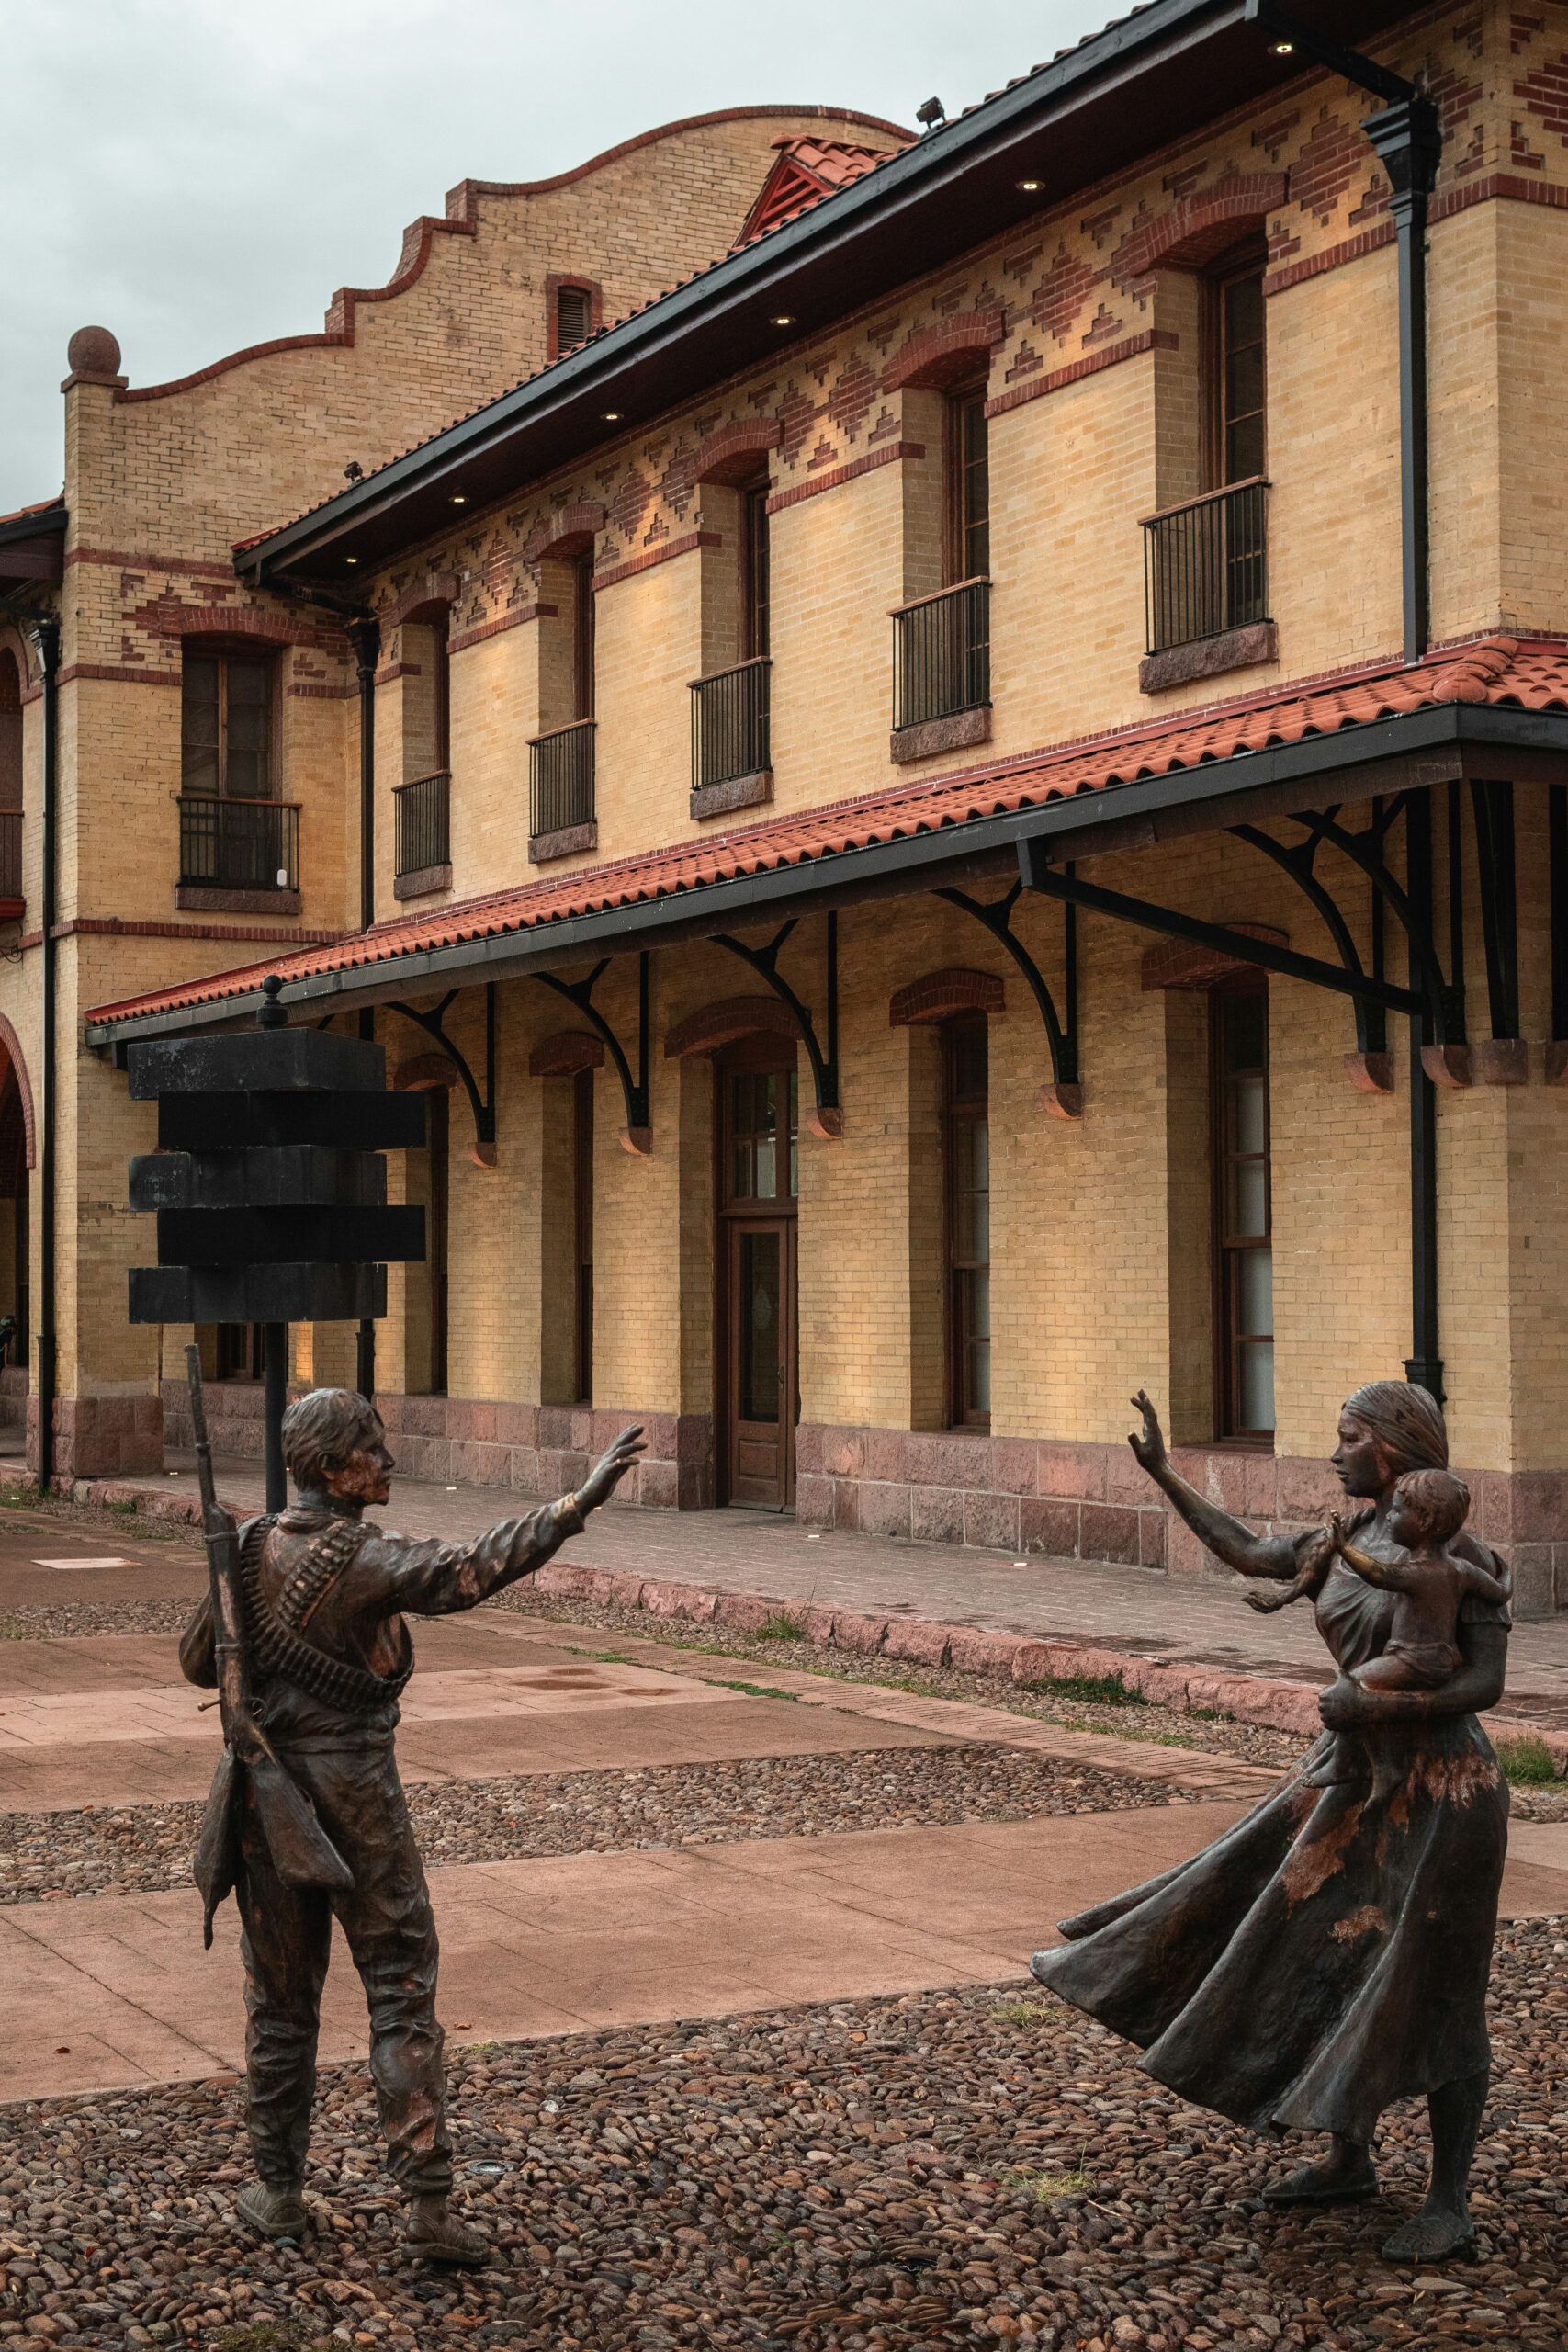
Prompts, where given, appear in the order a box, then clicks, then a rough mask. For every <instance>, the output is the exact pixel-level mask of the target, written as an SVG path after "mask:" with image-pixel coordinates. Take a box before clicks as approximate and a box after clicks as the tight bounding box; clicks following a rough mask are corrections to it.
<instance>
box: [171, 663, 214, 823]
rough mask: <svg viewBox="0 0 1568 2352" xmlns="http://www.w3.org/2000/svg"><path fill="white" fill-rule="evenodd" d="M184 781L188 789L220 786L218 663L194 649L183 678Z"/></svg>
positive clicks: (188, 790)
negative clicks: (208, 659) (207, 658)
mask: <svg viewBox="0 0 1568 2352" xmlns="http://www.w3.org/2000/svg"><path fill="white" fill-rule="evenodd" d="M180 781H181V784H182V786H184V788H185V790H186V792H196V793H201V792H216V791H217V789H218V664H217V662H211V661H206V660H204V659H203V658H202V657H201V656H200V655H199V654H194V653H187V654H186V660H185V669H184V673H183V674H182V677H181V680H180Z"/></svg>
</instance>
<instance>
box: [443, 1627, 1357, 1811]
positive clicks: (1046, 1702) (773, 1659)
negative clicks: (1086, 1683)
mask: <svg viewBox="0 0 1568 2352" xmlns="http://www.w3.org/2000/svg"><path fill="white" fill-rule="evenodd" d="M489 1605H490V1606H491V1607H494V1608H498V1609H509V1610H512V1611H514V1612H515V1613H516V1614H518V1615H519V1616H525V1617H553V1618H555V1619H557V1620H558V1622H559V1623H562V1624H572V1625H592V1626H600V1627H603V1628H604V1629H605V1630H607V1631H611V1632H614V1633H617V1634H637V1635H638V1636H639V1637H640V1638H641V1639H642V1640H643V1641H645V1642H648V1641H656V1642H663V1643H666V1644H668V1645H669V1646H670V1647H671V1648H672V1649H684V1650H691V1651H694V1652H695V1653H696V1654H698V1655H701V1654H702V1653H704V1652H708V1653H712V1652H714V1651H718V1652H721V1653H722V1654H723V1656H724V1657H746V1658H755V1659H756V1660H757V1661H758V1662H759V1663H760V1664H763V1665H772V1666H787V1667H791V1668H795V1670H796V1671H797V1672H799V1673H803V1674H821V1675H826V1676H828V1677H829V1679H833V1680H836V1681H839V1682H879V1683H883V1684H886V1686H888V1687H889V1688H890V1689H893V1690H897V1691H923V1692H925V1693H926V1694H927V1695H928V1696H929V1697H931V1698H933V1699H966V1700H968V1701H969V1702H971V1703H972V1704H976V1705H979V1706H984V1707H1007V1708H1009V1709H1010V1710H1011V1712H1012V1713H1015V1714H1021V1715H1032V1716H1034V1717H1035V1718H1036V1719H1037V1721H1039V1722H1041V1723H1047V1724H1062V1725H1063V1726H1064V1727H1065V1728H1066V1729H1067V1730H1070V1731H1098V1732H1109V1733H1110V1734H1111V1736H1113V1737H1114V1738H1117V1739H1148V1740H1154V1741H1156V1742H1158V1743H1159V1744H1160V1745H1161V1746H1164V1747H1193V1748H1200V1749H1202V1750H1204V1751H1205V1752H1207V1753H1208V1754H1211V1755H1214V1756H1235V1757H1237V1758H1240V1759H1241V1760H1242V1761H1243V1762H1244V1763H1247V1764H1263V1765H1269V1766H1271V1767H1276V1768H1278V1769H1279V1770H1281V1771H1283V1770H1285V1769H1286V1767H1287V1766H1289V1765H1292V1764H1293V1763H1294V1762H1295V1760H1296V1758H1297V1757H1298V1756H1301V1755H1302V1754H1303V1753H1304V1751H1305V1750H1306V1749H1307V1748H1308V1747H1310V1746H1311V1744H1312V1743H1311V1742H1310V1740H1307V1739H1304V1738H1303V1737H1302V1736H1301V1735H1300V1734H1299V1733H1296V1732H1289V1731H1271V1730H1270V1729H1269V1727H1268V1726H1267V1725H1265V1724H1239V1723H1235V1722H1234V1721H1233V1720H1231V1719H1230V1718H1229V1717H1226V1716H1215V1715H1209V1714H1203V1715H1194V1714H1189V1713H1186V1712H1185V1710H1183V1709H1181V1708H1179V1707H1161V1706H1157V1705H1154V1704H1152V1703H1150V1702H1144V1701H1134V1702H1133V1703H1131V1704H1129V1703H1127V1702H1124V1701H1123V1702H1118V1703H1116V1704H1113V1705H1107V1704H1105V1703H1104V1702H1102V1701H1100V1700H1096V1699H1093V1698H1089V1697H1083V1696H1079V1695H1077V1694H1073V1695H1066V1694H1063V1695H1061V1696H1058V1695H1057V1694H1055V1692H1044V1691H1038V1692H1036V1691H1025V1690H1023V1689H1022V1688H1021V1686H1020V1685H1019V1684H1018V1683H1016V1682H1012V1681H1010V1680H1008V1679H1005V1678H1004V1677H1003V1676H1001V1675H999V1674H972V1673H969V1672H968V1671H966V1670H964V1671H959V1670H957V1669H955V1668H951V1667H941V1668H932V1667H925V1666H922V1667H910V1666H908V1665H906V1664H905V1663H903V1662H902V1661H901V1660H899V1659H897V1658H878V1657H863V1656H862V1655H861V1654H860V1653H859V1652H854V1651H834V1650H830V1649H827V1650H825V1649H818V1647H817V1645H815V1644H814V1643H812V1642H807V1641H763V1640H761V1639H760V1638H759V1637H758V1636H756V1635H755V1634H742V1633H740V1632H739V1630H738V1629H737V1628H736V1627H734V1626H732V1625H706V1626H696V1625H689V1624H688V1625H683V1624H682V1621H681V1620H680V1619H679V1618H673V1619H671V1618H663V1617H660V1618H650V1617H649V1616H648V1615H647V1614H646V1613H645V1612H644V1611H642V1610H640V1609H617V1608H613V1607H608V1606H604V1605H602V1604H600V1603H599V1602H597V1601H590V1600H572V1599H570V1598H569V1597H568V1596H566V1595H564V1594H561V1593H556V1592H539V1593H535V1592H529V1591H528V1590H527V1589H525V1587H522V1586H514V1587H513V1589H512V1590H511V1591H510V1592H506V1593H503V1594H502V1595H501V1596H500V1597H499V1599H498V1600H495V1601H494V1602H492V1603H491V1604H489ZM780 1614H781V1615H785V1614H787V1611H785V1610H784V1604H783V1603H782V1602H781V1604H780Z"/></svg>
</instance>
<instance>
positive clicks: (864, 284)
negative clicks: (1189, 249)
mask: <svg viewBox="0 0 1568 2352" xmlns="http://www.w3.org/2000/svg"><path fill="white" fill-rule="evenodd" d="M1298 14H1300V15H1301V16H1303V17H1306V18H1308V19H1310V21H1311V23H1312V24H1313V25H1314V27H1315V28H1318V29H1319V30H1321V31H1323V32H1324V33H1325V34H1328V35H1330V36H1331V37H1333V38H1335V39H1337V40H1358V41H1364V40H1370V39H1372V38H1374V37H1375V36H1376V35H1377V34H1378V33H1379V32H1381V31H1382V29H1383V28H1385V27H1387V26H1389V25H1391V24H1394V23H1397V22H1398V20H1399V19H1400V18H1401V17H1406V16H1408V15H1410V14H1411V10H1410V7H1409V6H1408V5H1407V4H1406V5H1393V4H1391V0H1303V6H1301V8H1300V9H1299V10H1298ZM1297 78H1299V61H1295V60H1292V59H1281V58H1280V57H1277V56H1275V55H1274V54H1273V53H1272V51H1271V49H1270V45H1269V40H1268V38H1267V36H1266V34H1264V33H1263V32H1261V31H1260V30H1259V28H1258V27H1257V26H1255V25H1249V24H1248V23H1247V21H1246V10H1245V0H1152V5H1150V6H1146V7H1144V8H1141V9H1138V10H1136V11H1135V12H1134V14H1133V15H1131V16H1130V17H1125V18H1123V19H1122V21H1121V22H1120V23H1118V24H1113V25H1111V26H1109V27H1108V28H1106V30H1105V31H1104V32H1101V33H1099V34H1096V35H1095V36H1094V37H1093V38H1092V39H1091V40H1086V41H1083V42H1080V43H1079V45H1078V46H1077V48H1076V49H1072V50H1068V51H1065V52H1064V54H1063V55H1061V56H1060V57H1057V58H1055V59H1054V60H1053V61H1052V62H1050V63H1049V64H1047V65H1042V66H1039V67H1037V68H1036V69H1035V71H1034V72H1032V73H1031V74H1025V75H1023V76H1022V77H1021V79H1020V80H1019V81H1017V82H1015V83H1013V84H1012V85H1010V87H1009V88H1007V89H1005V90H1001V91H998V93H997V94H996V96H993V97H990V98H987V100H986V101H985V103H984V104H983V105H980V106H977V107H973V108H972V109H971V110H970V111H969V112H968V113H966V114H963V115H960V116H959V117H957V119H955V120H953V121H952V122H949V123H944V124H943V125H942V126H941V127H940V128H939V129H937V130H932V131H931V132H929V133H928V134H927V136H926V137H925V138H923V139H921V140H919V141H917V142H916V144H915V145H913V146H911V147H909V148H907V149H906V150H905V151H904V152H903V153H900V154H898V155H896V156H894V157H893V158H892V159H891V160H890V161H889V162H887V163H886V164H882V165H880V166H879V167H878V168H877V169H876V170H875V171H874V172H872V173H870V174H868V175H866V176H865V177H864V178H863V179H862V180H859V181H855V182H852V184H851V185H850V186H849V187H846V188H843V189H841V190H840V191H839V192H838V193H837V194H835V195H834V196H833V197H832V198H829V199H828V200H826V201H824V202H823V203H821V204H818V205H816V206H814V207H813V208H812V209H810V210H808V211H807V212H805V213H803V214H802V215H801V216H800V217H799V218H798V219H797V220H793V221H788V222H786V223H785V224H784V225H783V226H782V227H780V228H778V229H776V230H774V231H773V232H770V233H769V234H767V235H766V236H763V237H761V238H760V239H759V240H758V241H757V242H756V243H752V244H750V245H747V246H745V247H744V248H742V250H741V251H740V252H739V253H735V254H728V255H727V256H726V257H725V258H724V259H723V260H721V261H719V262H717V263H716V264H715V265H714V266H712V267H711V268H708V269H705V270H704V271H702V272H700V273H699V274H698V275H697V276H696V277H693V278H692V279H690V280H688V282H687V283H686V284H685V285H684V286H681V287H678V288H675V289H674V291H673V292H671V293H670V294H666V295H663V296H660V298H659V299H658V300H656V301H653V302H651V303H649V305H648V307H647V308H646V309H645V310H642V311H637V313H635V314H634V315H633V316H632V317H631V318H628V319H626V320H624V321H622V322H620V323H619V324H617V325H615V326H613V327H611V328H609V329H608V330H607V331H606V332H605V333H604V334H600V335H598V336H596V337H595V338H594V339H593V340H592V342H590V343H589V344H587V345H584V346H583V347H582V348H581V350H580V351H576V352H574V353H572V354H571V355H570V356H568V357H567V358H565V359H562V360H559V361H558V362H556V363H555V364H554V365H553V366H551V367H548V368H545V369H544V370H543V371H542V372H541V373H540V374H539V375H537V376H535V377H532V378H530V379H529V380H528V381H527V382H526V383H524V384H521V385H519V386H518V387H517V388H516V389H515V390H513V391H509V392H506V393H503V394H502V397H501V398H500V399H498V400H495V401H491V402H489V403H488V404H487V405H486V406H485V407H484V408H482V409H480V410H479V412H478V413H476V414H475V415H473V416H471V417H468V418H465V419H464V420H463V421H462V422H460V423H458V424H453V425H450V426H449V427H448V428H447V429H446V431H445V432H443V433H439V434H437V435H434V437H433V438H432V439H431V440H429V441H427V442H425V443H424V444H423V446H422V447H419V448H417V449H413V450H411V451H410V452H409V453H408V454H407V455H406V456H404V457H401V458H395V459H394V460H393V461H392V463H391V464H389V465H387V466H383V467H382V468H380V469H378V471H377V472H375V473H373V474H371V475H369V476H367V479H366V480H364V481H361V482H358V483H356V484H355V485H354V487H353V488H351V489H349V490H346V491H344V492H342V493H341V494H340V495H339V496H337V497H335V498H332V499H329V500H328V501H327V502H326V503H324V504H323V505H321V506H319V507H317V508H316V509H315V511H314V512H313V513H311V514H310V515H304V516H302V517H301V518H300V519H299V521H298V522H295V523H290V524H288V525H287V526H285V527H284V528H283V529H281V530H279V531H276V532H274V533H273V534H272V535H271V537H268V538H266V539H265V540H264V541H262V542H261V543H260V544H259V545H257V546H255V547H252V548H245V549H243V551H241V552H240V553H239V554H238V555H237V556H236V558H235V563H236V568H237V569H238V570H239V571H241V572H242V574H243V576H244V577H246V578H248V579H251V580H253V581H254V582H256V583H257V584H258V585H262V586H265V584H266V583H267V582H273V581H276V582H280V583H281V582H284V581H288V580H292V581H296V582H307V581H309V582H314V583H318V584H324V583H328V582H336V583H338V584H339V585H340V587H341V586H342V585H344V584H345V583H352V582H353V579H354V572H353V571H352V570H350V569H349V568H348V559H349V558H350V557H352V558H354V559H355V564H356V565H357V566H358V567H368V566H370V565H373V564H375V563H378V562H380V561H383V560H386V559H387V558H388V557H389V556H390V555H392V554H393V553H395V552H396V551H397V550H399V549H400V548H406V547H409V546H411V545H413V544H415V543H417V542H418V541H419V540H421V539H423V538H425V537H431V536H433V535H434V533H435V532H437V531H439V530H441V529H443V528H445V527H446V526H447V525H449V523H450V521H451V519H452V516H451V500H452V497H453V495H454V493H455V492H461V493H462V495H463V496H464V498H465V499H466V500H467V501H468V503H470V504H473V505H479V504H482V503H484V502H485V501H486V500H490V499H496V498H502V497H505V496H506V495H508V494H509V493H510V492H513V491H514V490H516V488H517V487H518V486H519V484H521V483H523V482H525V481H536V480H537V479H539V478H540V477H541V476H543V475H545V474H547V473H549V472H551V471H553V470H554V469H557V468H558V467H561V466H563V465H566V464H569V463H570V462H572V461H573V460H575V459H578V458H581V456H582V455H583V454H584V453H585V452H589V451H592V450H595V449H601V448H604V447H606V446H607V445H608V444H609V443H611V442H612V441H614V440H615V439H617V438H619V437H620V436H621V435H623V434H624V433H625V432H626V430H627V429H628V428H629V429H634V430H635V429H636V428H637V426H638V425H640V424H647V423H648V422H649V420H650V419H652V418H653V417H655V416H657V415H660V414H661V413H664V412H666V411H668V410H669V409H671V408H672V407H674V406H676V405H678V404H679V403H680V402H681V401H684V400H688V399H692V398H694V397H696V396H698V395H700V394H701V393H702V392H703V391H704V390H706V389H707V388H709V387H710V386H712V385H714V384H716V383H719V382H723V381H724V380H726V379H728V378H729V377H731V376H734V375H735V374H737V373H739V372H740V371H741V370H744V369H746V368H752V367H755V366H756V365H757V364H758V363H759V362H761V363H763V364H766V363H767V362H768V361H769V360H771V359H773V358H774V357H776V356H778V355H779V354H780V352H781V350H782V349H783V348H784V345H786V344H788V345H796V344H798V342H799V341H800V339H801V337H802V336H809V335H813V334H818V333H819V332H821V331H822V330H825V329H826V328H828V327H829V326H830V325H832V324H833V322H835V321H837V320H839V319H840V318H842V317H844V316H845V315H846V313H848V312H851V311H854V310H856V309H858V308H859V307H860V306H861V305H862V304H863V303H866V302H872V301H877V300H883V299H885V298H886V296H887V294H888V293H889V292H890V291H891V290H892V289H893V288H897V287H898V286H900V285H904V284H907V283H908V281H909V280H910V279H911V278H915V277H921V276H923V275H924V274H926V273H927V272H929V271H930V270H932V269H936V268H940V267H942V266H943V265H944V264H945V263H947V262H948V261H950V260H952V259H953V258H954V257H955V256H956V255H958V254H963V253H965V252H968V251H970V250H971V249H972V248H973V247H975V246H976V245H979V244H982V243H986V242H987V240H988V239H990V238H993V237H997V236H1005V235H1007V234H1008V233H1009V232H1011V231H1013V230H1022V229H1024V228H1026V227H1027V226H1028V224H1029V222H1030V221H1031V220H1033V219H1034V218H1036V217H1037V216H1039V215H1040V214H1042V213H1043V212H1045V211H1048V210H1049V209H1051V208H1052V207H1053V206H1055V205H1058V204H1061V203H1062V202H1064V201H1065V200H1066V199H1067V198H1070V197H1071V196H1072V195H1073V194H1074V192H1075V191H1076V190H1077V189H1080V188H1086V187H1090V186H1092V185H1094V184H1095V183H1096V182H1099V181H1102V180H1104V179H1105V178H1106V177H1107V176H1109V175H1111V174H1112V173H1114V172H1117V171H1119V170H1122V169H1123V168H1125V167H1126V166H1127V165H1129V164H1134V163H1135V162H1136V161H1137V160H1138V159H1139V158H1140V157H1141V156H1145V155H1148V154H1151V153H1156V152H1157V151H1158V150H1159V149H1161V148H1163V147H1165V146H1167V145H1168V144H1169V143H1170V141H1173V140H1177V139H1180V138H1183V137H1185V136H1187V135H1189V134H1190V133H1191V132H1193V131H1195V130H1201V129H1202V127H1203V126H1204V125H1205V124H1206V123H1209V122H1212V121H1213V120H1214V119H1216V117H1218V116H1220V115H1222V114H1228V113H1230V112H1232V111H1233V110H1234V109H1235V108H1236V107H1245V106H1247V105H1248V104H1249V103H1251V102H1253V101H1255V100H1257V99H1258V98H1260V97H1264V96H1268V95H1269V94H1270V93H1272V92H1275V91H1278V90H1280V89H1283V88H1285V87H1287V86H1288V85H1290V83H1291V82H1292V81H1293V80H1295V79H1297ZM1021 180H1028V181H1030V182H1031V183H1037V184H1038V185H1037V186H1036V187H1031V188H1030V189H1029V190H1028V191H1027V192H1026V191H1025V190H1024V189H1023V188H1021V186H1020V181H1021ZM784 314H787V315H788V317H789V318H790V320H791V322H792V323H791V325H790V327H789V328H788V329H787V330H783V331H781V329H780V328H779V327H778V326H776V325H775V324H774V323H773V321H774V320H775V319H776V318H777V317H779V316H780V315H784ZM607 410H608V411H613V412H615V422H613V423H612V422H608V421H606V414H605V413H606V411H607Z"/></svg>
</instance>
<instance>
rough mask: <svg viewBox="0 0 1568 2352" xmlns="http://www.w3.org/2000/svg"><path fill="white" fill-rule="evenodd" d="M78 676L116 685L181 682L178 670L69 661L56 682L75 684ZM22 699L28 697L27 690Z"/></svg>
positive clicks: (36, 688)
mask: <svg viewBox="0 0 1568 2352" xmlns="http://www.w3.org/2000/svg"><path fill="white" fill-rule="evenodd" d="M78 678H107V679H108V680H109V681H110V683H111V684H115V685H125V686H177V685H178V684H179V683H180V673H179V672H178V671H177V670H130V669H125V670H117V669H116V668H115V667H114V665H113V664H112V662H67V663H66V664H65V667H64V668H63V669H62V671H61V673H60V675H59V678H58V679H57V680H56V682H55V683H56V684H58V685H62V686H73V685H74V684H75V683H76V681H77V679H78ZM32 691H33V693H34V694H35V695H36V694H38V693H39V692H41V688H39V687H37V686H35V687H34V688H33V690H32ZM22 699H23V701H24V702H26V701H27V700H28V695H27V693H26V691H25V690H24V693H23V695H22Z"/></svg>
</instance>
